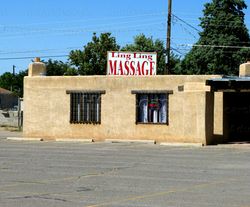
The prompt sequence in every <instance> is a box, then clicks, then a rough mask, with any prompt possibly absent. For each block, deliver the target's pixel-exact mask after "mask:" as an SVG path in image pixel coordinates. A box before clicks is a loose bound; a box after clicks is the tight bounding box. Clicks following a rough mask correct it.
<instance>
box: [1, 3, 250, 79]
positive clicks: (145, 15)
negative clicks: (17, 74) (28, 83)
mask: <svg viewBox="0 0 250 207" xmlns="http://www.w3.org/2000/svg"><path fill="white" fill-rule="evenodd" d="M208 1H209V0H200V1H197V0H189V1H183V0H173V14H174V15H175V16H177V17H178V18H181V19H182V20H184V21H185V22H188V23H189V24H190V25H192V26H193V27H195V28H197V29H199V27H198V24H199V19H198V18H199V17H201V16H202V10H203V5H204V3H206V2H208ZM167 2H168V0H154V1H150V0H126V1H117V0H116V1H115V0H106V1H103V0H71V1H69V0H53V1H52V0H43V1H37V0H22V1H20V0H10V1H3V2H1V8H0V31H1V33H0V45H1V47H0V74H1V73H3V72H6V71H12V66H13V65H15V66H16V68H17V71H18V70H24V69H26V68H27V66H28V64H29V63H30V62H31V58H29V57H35V56H50V57H53V58H52V59H58V60H63V61H66V60H67V57H54V56H64V55H67V54H68V53H69V51H70V50H72V49H80V48H82V47H83V46H84V45H85V44H86V43H87V42H89V41H91V37H92V34H93V32H97V34H99V33H100V32H111V33H112V35H113V36H114V37H116V40H117V43H118V44H120V45H121V46H123V45H125V44H129V43H132V42H133V37H134V36H136V35H137V34H140V33H144V34H146V35H147V36H152V37H153V38H154V39H157V38H158V39H161V40H163V41H164V42H166V18H167ZM187 2H188V3H187ZM245 2H246V3H247V5H249V7H250V0H246V1H245ZM245 14H246V24H247V27H248V29H250V8H249V9H247V10H245ZM178 18H173V30H172V47H173V48H175V49H176V51H178V52H179V54H182V55H184V54H185V53H186V52H187V51H188V50H189V49H190V47H189V46H187V45H188V44H193V43H194V42H196V41H197V39H198V34H197V31H196V30H195V29H194V28H191V27H190V26H188V25H187V24H185V23H184V22H182V21H180V20H179V19H178ZM178 52H177V54H178ZM24 57H27V59H11V58H24ZM43 59H44V60H47V59H48V58H43Z"/></svg>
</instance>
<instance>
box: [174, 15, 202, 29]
mask: <svg viewBox="0 0 250 207" xmlns="http://www.w3.org/2000/svg"><path fill="white" fill-rule="evenodd" d="M172 15H173V17H174V18H176V19H177V20H179V21H181V22H183V23H184V24H186V25H187V26H189V27H190V28H192V29H194V30H195V31H196V32H201V31H200V30H198V29H197V28H195V27H194V26H193V25H191V24H189V23H188V22H186V21H185V20H183V19H181V18H180V17H178V16H176V15H174V14H172Z"/></svg>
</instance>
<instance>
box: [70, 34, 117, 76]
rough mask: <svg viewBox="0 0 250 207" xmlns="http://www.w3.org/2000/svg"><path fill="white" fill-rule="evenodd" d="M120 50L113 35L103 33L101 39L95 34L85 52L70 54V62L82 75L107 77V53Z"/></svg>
mask: <svg viewBox="0 0 250 207" xmlns="http://www.w3.org/2000/svg"><path fill="white" fill-rule="evenodd" d="M119 48H120V47H119V45H117V43H116V40H115V38H114V37H112V36H111V33H102V34H101V35H100V36H99V37H98V36H96V34H95V33H94V34H93V37H92V41H91V42H89V43H88V44H87V45H86V46H84V48H83V50H73V51H71V52H70V55H69V60H70V63H71V64H72V65H74V66H76V67H77V69H78V72H79V74H80V75H105V74H106V67H107V51H117V50H119Z"/></svg>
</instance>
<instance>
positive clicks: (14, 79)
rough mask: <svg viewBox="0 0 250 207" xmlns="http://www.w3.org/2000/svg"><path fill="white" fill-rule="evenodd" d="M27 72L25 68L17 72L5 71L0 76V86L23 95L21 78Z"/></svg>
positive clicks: (20, 95)
mask: <svg viewBox="0 0 250 207" xmlns="http://www.w3.org/2000/svg"><path fill="white" fill-rule="evenodd" d="M27 74H28V72H27V70H25V71H20V72H19V73H17V74H13V73H10V72H5V73H3V74H2V75H1V76H0V87H1V88H4V89H7V90H10V91H12V92H13V93H14V94H15V95H17V96H19V97H22V96H23V78H24V76H26V75H27Z"/></svg>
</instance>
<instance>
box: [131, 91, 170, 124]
mask: <svg viewBox="0 0 250 207" xmlns="http://www.w3.org/2000/svg"><path fill="white" fill-rule="evenodd" d="M132 93H133V94H136V123H137V124H168V123H169V120H168V119H169V117H168V97H169V94H171V93H172V91H152V92H150V91H132Z"/></svg>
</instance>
